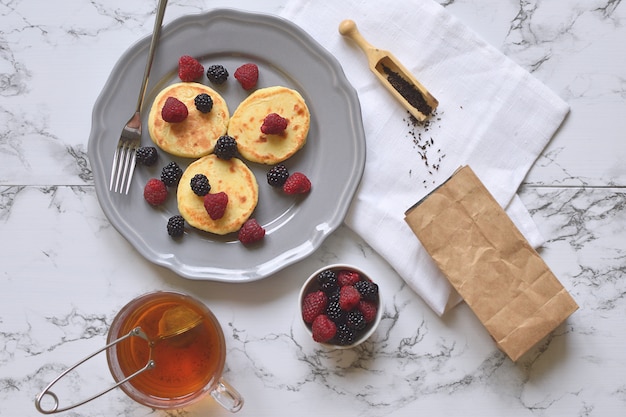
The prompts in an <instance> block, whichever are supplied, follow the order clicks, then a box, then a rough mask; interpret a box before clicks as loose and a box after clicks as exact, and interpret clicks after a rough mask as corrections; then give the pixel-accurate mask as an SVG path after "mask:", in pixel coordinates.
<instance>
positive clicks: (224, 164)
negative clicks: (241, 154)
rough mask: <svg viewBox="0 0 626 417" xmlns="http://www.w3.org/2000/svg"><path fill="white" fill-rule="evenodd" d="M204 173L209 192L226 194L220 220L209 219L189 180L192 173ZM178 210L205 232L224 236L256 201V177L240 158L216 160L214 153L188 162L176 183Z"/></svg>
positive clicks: (240, 220)
mask: <svg viewBox="0 0 626 417" xmlns="http://www.w3.org/2000/svg"><path fill="white" fill-rule="evenodd" d="M196 174H204V175H206V177H207V178H208V179H209V183H210V184H211V193H219V192H221V191H223V192H225V193H226V194H227V195H228V205H227V206H226V211H225V213H224V216H223V217H222V218H221V219H218V220H213V219H211V217H210V216H209V215H208V213H207V211H206V209H205V208H204V197H199V196H197V195H196V194H195V193H194V192H193V190H192V189H191V186H190V182H191V179H192V178H193V176H194V175H196ZM176 194H177V200H178V211H179V213H180V215H181V216H183V218H184V219H185V220H186V221H187V223H188V224H189V225H190V226H193V227H195V228H197V229H200V230H204V231H206V232H211V233H215V234H218V235H225V234H227V233H231V232H235V231H237V230H239V229H240V228H241V226H242V225H243V223H244V222H245V221H246V220H247V219H248V218H249V217H250V215H251V214H252V212H253V211H254V209H255V208H256V205H257V202H258V200H259V189H258V184H257V182H256V178H255V177H254V174H253V173H252V171H250V169H249V168H248V167H247V166H246V164H245V163H243V161H241V160H240V159H237V158H231V159H229V160H223V159H219V158H218V157H217V156H215V155H214V154H211V155H207V156H204V157H202V158H200V159H198V160H196V161H194V162H193V163H191V164H190V165H189V166H188V167H187V169H186V170H185V172H184V173H183V176H182V177H181V179H180V182H179V183H178V190H177V193H176Z"/></svg>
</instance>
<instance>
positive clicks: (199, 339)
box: [36, 291, 243, 414]
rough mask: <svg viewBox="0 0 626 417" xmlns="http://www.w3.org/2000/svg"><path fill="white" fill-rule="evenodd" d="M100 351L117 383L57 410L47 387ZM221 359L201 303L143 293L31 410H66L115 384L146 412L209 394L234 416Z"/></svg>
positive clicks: (221, 344)
mask: <svg viewBox="0 0 626 417" xmlns="http://www.w3.org/2000/svg"><path fill="white" fill-rule="evenodd" d="M103 350H106V354H107V362H108V365H109V369H110V371H111V374H112V375H113V378H114V379H115V381H116V382H117V384H116V385H115V386H114V387H111V388H109V389H107V390H105V391H103V392H101V393H99V394H97V395H95V396H93V397H91V398H89V399H87V400H84V401H82V402H80V403H77V404H74V405H72V406H69V407H63V408H60V407H59V404H58V398H57V396H56V395H55V394H54V393H53V392H52V391H50V389H51V387H52V386H53V385H54V384H55V383H56V382H57V381H58V380H59V379H60V378H62V377H63V376H64V375H65V374H67V373H68V372H69V371H71V370H73V369H74V368H76V367H77V366H79V365H80V364H82V363H83V362H85V361H86V360H88V359H90V358H92V357H93V356H95V355H96V354H98V353H100V352H102V351H103ZM225 359H226V343H225V341H224V334H223V332H222V328H221V326H220V324H219V322H218V321H217V318H216V317H215V315H214V314H213V313H212V312H211V310H209V309H208V308H207V307H206V306H205V305H204V304H202V303H201V302H199V301H197V300H196V299H194V298H192V297H190V296H188V295H184V294H179V293H175V292H163V291H157V292H152V293H148V294H144V295H142V296H140V297H138V298H136V299H134V300H132V301H131V302H129V303H128V304H126V305H125V306H124V307H123V308H122V309H121V310H120V311H119V313H118V314H117V316H116V317H115V318H114V319H113V322H112V323H111V327H110V329H109V333H108V338H107V345H106V346H105V347H104V348H102V349H100V350H99V351H98V352H95V353H94V354H92V355H90V356H88V357H87V358H85V359H83V360H82V361H80V362H78V363H77V364H76V365H74V366H72V367H71V368H69V369H68V370H66V371H65V372H64V373H62V374H61V375H60V376H59V377H58V378H57V379H55V380H54V381H52V383H50V384H49V385H48V386H47V387H46V389H45V390H44V391H43V392H42V393H41V394H39V396H38V397H37V400H36V407H37V409H38V410H39V411H40V412H42V413H44V414H51V413H55V412H60V411H66V410H69V409H71V408H74V407H77V406H79V405H82V404H84V403H86V402H88V401H90V400H92V399H94V398H97V397H99V396H100V395H103V394H105V393H106V392H108V391H110V390H111V389H113V388H115V387H117V386H119V387H120V388H121V389H122V390H123V391H124V392H125V393H126V394H127V395H128V396H129V397H130V398H132V399H133V400H135V401H137V402H138V403H140V404H143V405H145V406H148V407H151V408H160V409H176V408H182V407H184V406H187V405H189V404H192V403H194V402H196V401H198V400H200V399H201V398H203V397H205V395H206V394H211V396H212V397H213V398H214V399H215V400H216V401H217V402H218V403H219V404H220V405H221V406H222V407H224V408H225V409H227V410H229V411H231V412H236V411H239V410H240V409H241V407H242V406H243V398H242V397H241V395H240V394H239V393H238V392H237V391H236V390H235V389H234V388H233V387H231V386H230V385H229V384H228V383H227V382H226V381H224V379H223V378H222V372H223V370H224V362H225ZM45 396H51V397H52V398H53V400H54V406H53V408H51V409H44V408H43V407H42V405H41V402H42V399H43V398H44V397H45Z"/></svg>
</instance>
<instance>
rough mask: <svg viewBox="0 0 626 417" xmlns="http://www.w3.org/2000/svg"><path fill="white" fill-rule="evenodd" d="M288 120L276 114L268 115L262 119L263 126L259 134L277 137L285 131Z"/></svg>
mask: <svg viewBox="0 0 626 417" xmlns="http://www.w3.org/2000/svg"><path fill="white" fill-rule="evenodd" d="M288 123H289V120H287V119H285V118H284V117H282V116H281V115H280V114H277V113H270V114H268V115H267V116H265V119H263V124H262V125H261V132H263V133H265V134H266V135H279V134H281V133H283V132H284V131H285V129H287V124H288Z"/></svg>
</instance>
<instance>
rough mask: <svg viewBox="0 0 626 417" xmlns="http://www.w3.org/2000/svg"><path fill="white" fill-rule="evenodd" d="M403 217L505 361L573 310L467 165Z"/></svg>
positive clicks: (570, 301) (571, 302) (570, 300)
mask: <svg viewBox="0 0 626 417" xmlns="http://www.w3.org/2000/svg"><path fill="white" fill-rule="evenodd" d="M405 220H406V222H407V223H408V225H409V226H410V228H411V229H412V230H413V232H414V233H415V235H417V237H418V238H419V240H420V241H421V243H422V245H423V246H424V248H425V249H426V250H427V251H428V253H429V254H430V255H431V256H432V257H433V259H434V260H435V262H436V263H437V265H438V266H439V268H440V269H441V270H442V272H443V273H444V274H445V276H446V277H447V278H448V280H449V281H450V283H451V284H452V286H453V287H454V288H455V289H456V290H457V291H458V292H459V294H460V295H461V296H462V297H463V299H464V300H465V302H466V303H467V304H468V305H469V307H470V308H471V309H472V311H473V312H474V313H475V314H476V316H477V317H478V319H479V320H480V321H481V322H482V323H483V325H484V326H485V327H486V328H487V330H488V332H489V334H490V335H491V336H492V337H493V339H494V340H495V342H496V344H497V345H498V347H499V348H500V349H501V350H502V351H503V352H504V353H506V354H507V355H508V356H509V358H511V360H513V361H516V360H518V359H519V358H520V357H521V356H522V355H523V354H524V353H526V352H527V351H528V350H529V349H531V348H532V347H533V346H534V345H535V344H537V342H539V341H541V340H542V339H543V338H544V337H545V336H547V335H548V334H549V333H550V332H552V331H553V330H554V329H555V328H556V327H557V326H559V325H560V324H561V323H562V322H563V321H565V319H567V317H569V316H570V315H571V314H572V313H573V312H574V311H576V310H577V309H578V305H577V304H576V302H575V301H574V300H573V298H572V297H571V296H570V295H569V293H568V292H567V291H566V290H565V288H563V286H562V285H561V283H560V282H559V280H558V279H557V278H556V277H555V276H554V274H553V273H552V272H551V271H550V269H549V268H548V266H547V265H546V263H545V262H544V261H543V259H542V258H541V257H540V256H539V254H538V253H537V252H536V251H535V250H534V249H533V248H532V247H531V245H530V244H529V243H528V241H527V240H526V239H525V238H524V236H523V235H522V234H521V232H520V231H519V230H518V229H517V228H516V227H515V225H514V224H513V222H512V221H511V219H510V218H509V217H508V216H507V214H506V213H505V211H504V210H503V209H502V208H501V207H500V205H499V204H498V203H497V202H496V200H495V199H494V198H493V196H492V195H491V194H490V193H489V191H488V190H487V189H486V188H485V186H484V185H483V184H482V182H481V181H480V179H479V178H478V177H477V176H476V175H475V174H474V172H473V171H472V169H471V168H470V167H469V166H464V167H461V168H460V169H459V170H457V171H456V172H455V173H454V175H452V177H450V178H449V179H448V180H447V181H446V182H445V183H444V184H442V185H441V186H439V187H438V188H437V189H435V190H434V191H433V192H432V193H430V194H429V195H428V196H426V197H425V198H424V199H422V200H421V201H420V202H418V203H417V204H416V205H414V206H413V207H411V208H410V209H409V210H407V211H406V213H405Z"/></svg>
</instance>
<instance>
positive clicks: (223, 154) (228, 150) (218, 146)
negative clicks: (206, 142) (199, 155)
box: [213, 135, 237, 160]
mask: <svg viewBox="0 0 626 417" xmlns="http://www.w3.org/2000/svg"><path fill="white" fill-rule="evenodd" d="M213 152H214V153H215V156H217V157H218V158H219V159H224V160H228V159H230V158H234V157H235V156H236V155H237V141H236V140H235V138H234V137H232V136H228V135H224V136H220V137H219V138H218V139H217V142H216V143H215V149H214V150H213Z"/></svg>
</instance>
